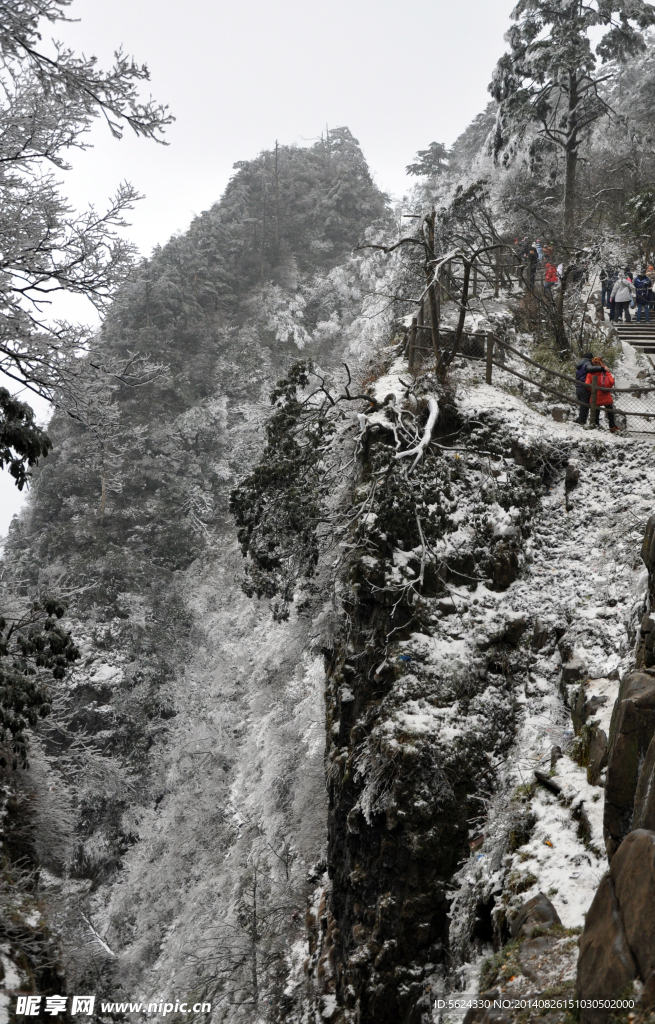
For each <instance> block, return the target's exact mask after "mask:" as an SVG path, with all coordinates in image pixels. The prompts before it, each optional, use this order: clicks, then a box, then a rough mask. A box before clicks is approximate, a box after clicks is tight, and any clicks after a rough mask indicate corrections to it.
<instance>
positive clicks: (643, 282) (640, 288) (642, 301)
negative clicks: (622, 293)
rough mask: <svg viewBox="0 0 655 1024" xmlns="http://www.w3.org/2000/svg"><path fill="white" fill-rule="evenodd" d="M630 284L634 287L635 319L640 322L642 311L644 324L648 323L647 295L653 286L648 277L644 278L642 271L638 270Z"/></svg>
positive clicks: (644, 274)
mask: <svg viewBox="0 0 655 1024" xmlns="http://www.w3.org/2000/svg"><path fill="white" fill-rule="evenodd" d="M632 283H633V285H634V286H635V292H636V296H635V298H636V300H637V316H636V319H637V320H641V317H642V311H643V313H644V318H645V321H646V323H648V321H649V320H650V309H649V302H648V293H649V292H650V290H651V288H652V286H653V282H652V281H651V279H650V277H647V276H646V273H645V272H644V271H643V270H640V271H639V273H638V274H637V276H636V277H635V279H634V281H633V282H632Z"/></svg>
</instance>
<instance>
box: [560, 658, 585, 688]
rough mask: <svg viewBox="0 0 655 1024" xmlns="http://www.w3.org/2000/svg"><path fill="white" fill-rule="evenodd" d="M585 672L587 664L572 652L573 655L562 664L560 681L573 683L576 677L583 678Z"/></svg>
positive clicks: (576, 679)
mask: <svg viewBox="0 0 655 1024" xmlns="http://www.w3.org/2000/svg"><path fill="white" fill-rule="evenodd" d="M586 674H587V666H586V665H585V663H584V661H583V660H582V658H580V657H578V655H577V654H574V655H573V657H572V658H571V659H570V660H569V661H566V662H564V664H563V665H562V682H563V683H575V682H577V681H578V679H584V677H585V676H586Z"/></svg>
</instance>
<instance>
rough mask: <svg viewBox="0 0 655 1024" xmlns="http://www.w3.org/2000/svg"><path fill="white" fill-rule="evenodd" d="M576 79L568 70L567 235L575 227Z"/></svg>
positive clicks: (565, 192) (565, 222) (576, 156)
mask: <svg viewBox="0 0 655 1024" xmlns="http://www.w3.org/2000/svg"><path fill="white" fill-rule="evenodd" d="M579 100H580V97H579V95H578V80H577V76H576V74H575V72H573V71H571V72H569V110H568V115H567V123H566V149H565V152H566V178H565V183H564V231H565V234H566V236H567V241H568V236H569V235H570V234H571V232H572V231H573V229H574V227H575V199H576V195H575V175H576V170H577V167H578V110H577V107H578V103H579Z"/></svg>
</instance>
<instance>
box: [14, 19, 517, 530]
mask: <svg viewBox="0 0 655 1024" xmlns="http://www.w3.org/2000/svg"><path fill="white" fill-rule="evenodd" d="M514 2H515V0H468V2H467V3H466V4H462V3H453V2H447V0H323V2H321V3H317V2H315V0H314V2H312V0H186V2H183V3H181V2H180V0H176V2H173V0H74V2H73V4H72V6H71V8H70V13H71V16H72V17H75V18H79V19H80V21H79V22H78V23H76V24H70V25H62V26H59V27H58V28H57V30H56V32H54V33H53V31H52V29H51V27H50V26H46V29H45V31H44V39H45V38H48V39H49V38H51V37H52V35H56V37H57V38H59V39H62V40H64V41H65V42H67V43H68V44H69V45H71V46H72V47H74V48H75V49H76V50H78V51H81V52H84V53H85V54H87V55H90V54H94V55H96V56H97V57H98V59H99V61H100V63H101V64H102V65H103V66H107V65H108V64H109V63H110V61H111V59H112V54H113V51H114V50H115V49H117V48H118V47H119V46H120V45H122V46H123V48H124V50H125V51H126V52H127V53H128V54H130V55H133V56H134V57H135V58H136V59H137V60H138V61H139V63H147V64H148V66H149V68H150V73H151V83H150V91H151V92H152V95H153V96H154V97H155V98H156V99H157V100H159V101H161V102H164V103H168V105H169V106H170V108H171V111H172V113H173V114H174V115H175V117H176V119H177V120H176V121H175V123H174V124H173V125H172V126H171V127H170V129H169V130H168V132H167V140H168V142H169V143H170V144H169V145H168V146H167V147H164V146H157V145H155V144H153V143H150V142H147V141H144V140H143V139H136V138H134V137H130V136H128V135H127V133H126V134H125V136H124V138H123V140H122V141H121V142H116V140H114V139H113V138H111V136H110V135H109V132H108V130H107V129H106V128H105V127H104V126H103V125H102V124H101V123H100V122H98V124H97V125H96V126H95V128H94V130H93V133H92V136H91V141H92V142H93V146H94V148H93V149H92V150H89V151H87V152H86V153H83V154H76V155H75V156H74V158H73V165H74V166H73V170H72V171H70V172H69V173H67V174H66V175H64V179H65V190H66V194H67V195H68V196H69V197H70V199H71V201H72V202H73V203H74V204H75V205H76V206H84V205H85V204H86V203H89V202H92V203H95V204H96V205H98V206H100V205H102V204H103V202H104V200H105V199H106V197H107V196H108V195H110V194H111V193H112V192H113V191H114V190H115V189H116V186H117V185H118V183H119V182H120V181H122V180H125V179H127V180H128V181H130V182H132V184H134V185H135V186H136V187H137V188H138V190H139V191H140V192H142V193H143V194H144V195H145V197H146V198H145V199H144V200H143V201H142V202H141V203H139V204H138V206H137V208H136V209H135V211H134V214H133V216H132V226H131V228H130V230H129V236H130V237H131V238H132V239H133V240H134V241H135V242H136V243H137V245H138V246H139V248H140V249H141V251H142V252H143V254H144V255H148V254H149V253H150V251H151V249H152V247H153V246H154V245H156V244H157V243H163V242H165V241H166V240H167V239H168V238H169V237H170V235H171V234H172V233H173V232H175V231H183V230H184V229H185V228H186V227H187V225H188V223H189V221H190V219H191V217H192V216H193V215H194V214H195V213H200V212H201V211H202V210H204V209H206V208H207V207H208V206H210V205H211V204H212V203H213V202H215V201H216V200H217V199H218V198H219V197H220V195H221V193H222V191H223V189H224V188H225V185H226V184H227V181H228V179H229V177H230V175H231V173H232V165H233V164H234V163H235V162H236V161H237V160H247V159H250V158H252V157H254V156H256V155H257V153H259V152H260V151H261V150H262V149H268V148H270V147H271V146H273V145H274V144H275V140H276V139H278V140H279V141H280V143H283V144H289V143H293V142H297V143H298V144H300V145H302V144H303V143H304V142H306V141H310V140H313V139H315V138H317V137H318V136H320V134H321V130H322V129H324V128H325V125H326V124H327V125H329V126H330V127H337V126H340V125H348V127H349V128H350V130H351V131H352V132H353V134H354V135H355V136H356V138H358V139H359V141H360V143H361V146H362V148H363V151H364V154H365V156H366V158H367V160H368V163H369V166H370V167H371V170H372V172H373V174H374V176H375V179H376V181H377V183H378V185H379V186H380V187H381V188H383V189H385V190H386V191H388V192H390V193H392V194H393V195H395V196H402V194H403V191H404V190H405V188H406V187H407V184H408V181H409V182H411V179H407V178H406V177H405V165H406V164H408V163H409V162H410V161H411V160H412V158H413V156H414V154H415V153H416V151H417V150H418V149H424V148H426V147H427V146H428V145H429V143H430V142H432V141H433V140H434V141H437V142H444V143H446V144H447V145H450V144H451V143H452V142H453V141H454V140H455V139H456V137H457V136H458V135H459V134H460V132H462V131H463V130H464V128H466V126H467V124H468V123H469V122H470V121H471V119H472V118H473V117H474V116H475V115H476V114H477V113H478V112H479V111H480V110H482V109H483V107H484V106H485V104H486V103H487V101H488V99H489V96H488V93H487V91H486V89H487V83H488V82H489V79H490V77H491V72H492V69H493V66H494V64H495V62H496V60H497V59H498V57H499V56H500V55H501V54H502V52H503V50H504V42H503V34H504V32H505V31H506V30H507V27H508V25H509V12H510V10H511V9H512V7H513V6H514ZM81 314H82V311H80V315H81ZM18 505H19V495H18V493H17V492H16V491H15V488H12V486H11V484H10V483H9V481H8V480H7V478H6V474H1V475H0V534H4V533H5V532H6V529H7V525H8V523H9V521H10V519H11V516H12V515H13V514H14V511H15V510H16V509H17V507H18Z"/></svg>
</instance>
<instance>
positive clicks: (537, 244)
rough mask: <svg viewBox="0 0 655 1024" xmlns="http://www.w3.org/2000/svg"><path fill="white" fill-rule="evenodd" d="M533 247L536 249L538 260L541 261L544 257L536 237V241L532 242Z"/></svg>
mask: <svg viewBox="0 0 655 1024" xmlns="http://www.w3.org/2000/svg"><path fill="white" fill-rule="evenodd" d="M534 247H535V249H536V250H537V256H538V257H539V262H540V263H541V261H542V260H543V258H544V250H543V248H542V246H541V242H540V241H539V239H537V241H536V242H535V243H534Z"/></svg>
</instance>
